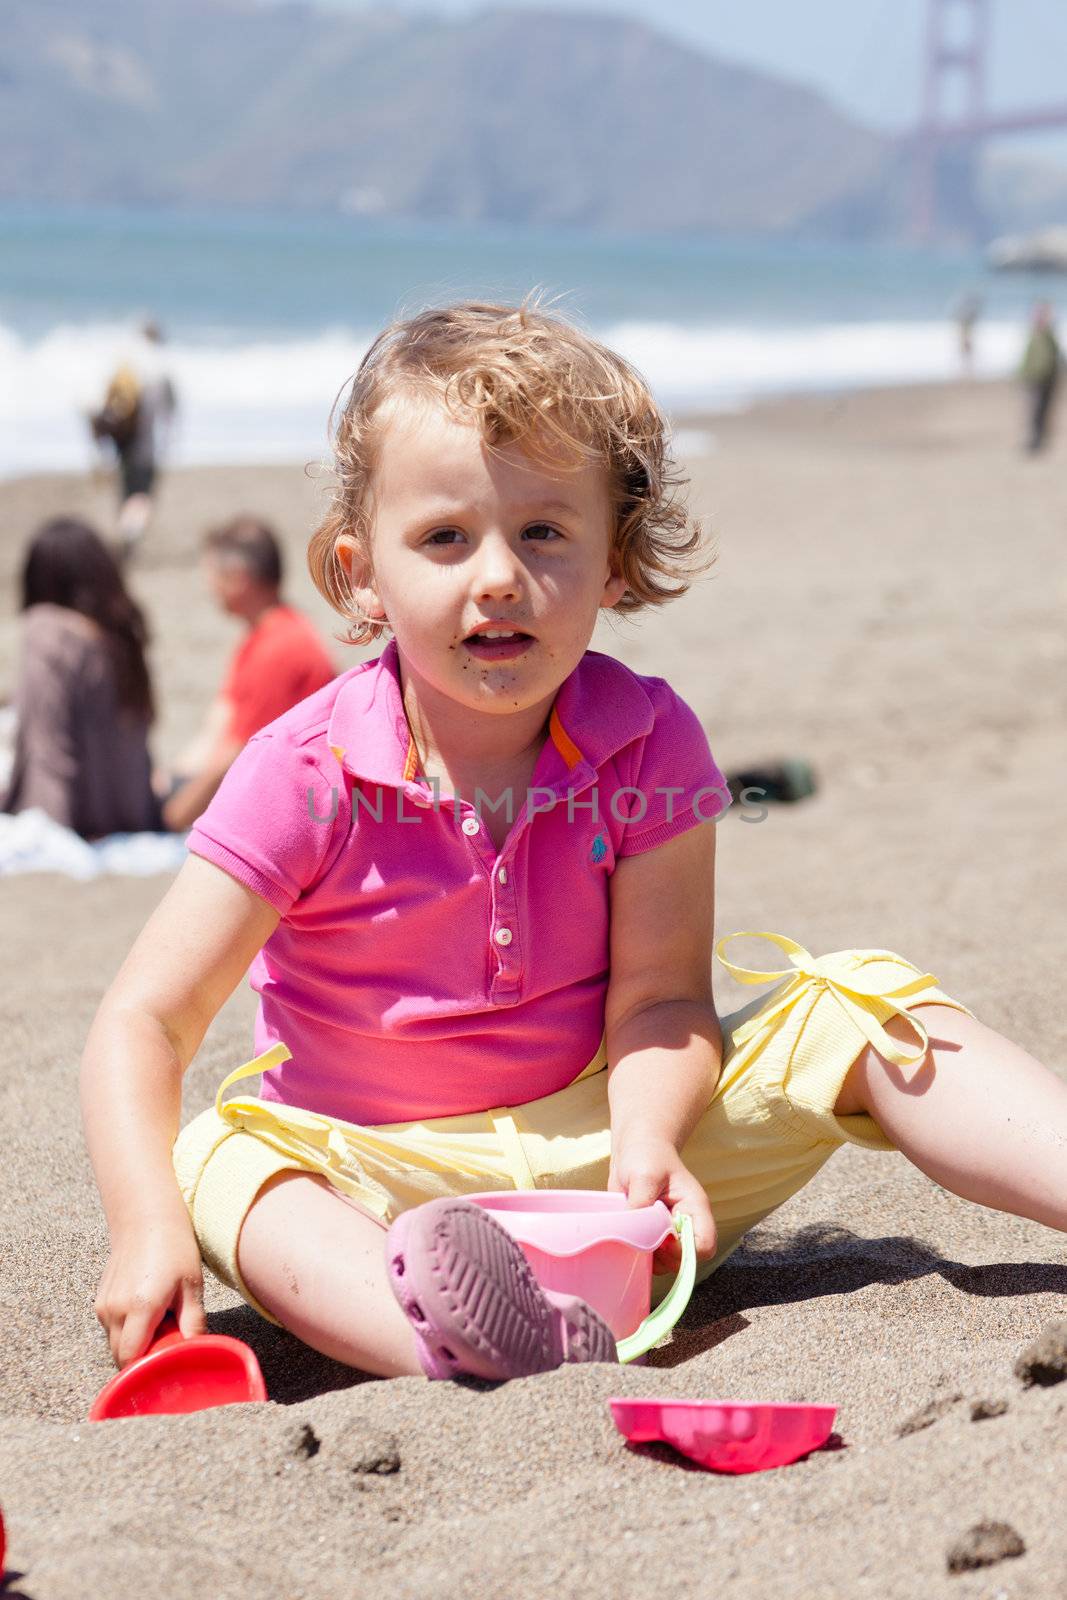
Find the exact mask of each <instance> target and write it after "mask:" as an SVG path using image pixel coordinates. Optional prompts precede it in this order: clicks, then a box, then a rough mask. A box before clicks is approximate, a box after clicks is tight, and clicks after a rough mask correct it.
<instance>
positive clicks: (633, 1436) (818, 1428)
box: [608, 1399, 837, 1472]
mask: <svg viewBox="0 0 1067 1600" xmlns="http://www.w3.org/2000/svg"><path fill="white" fill-rule="evenodd" d="M608 1405H609V1406H610V1407H611V1414H612V1416H613V1418H614V1419H615V1426H616V1427H617V1428H618V1430H619V1432H620V1433H621V1434H623V1435H624V1437H625V1438H627V1439H629V1440H630V1442H631V1443H632V1444H649V1443H652V1442H660V1443H662V1444H669V1445H673V1446H674V1448H675V1450H680V1451H681V1453H682V1455H684V1456H688V1457H689V1459H690V1460H691V1461H696V1462H698V1463H699V1464H700V1466H702V1467H710V1468H711V1469H712V1470H713V1471H714V1472H766V1471H767V1470H768V1468H770V1467H785V1466H788V1465H789V1463H790V1462H791V1461H799V1459H800V1457H801V1456H806V1455H808V1454H809V1453H810V1452H811V1451H812V1450H818V1448H819V1447H820V1445H824V1444H825V1443H826V1441H827V1439H828V1438H829V1437H830V1433H831V1430H832V1429H833V1425H834V1418H835V1417H836V1415H837V1407H836V1406H812V1405H794V1404H791V1403H788V1402H785V1401H782V1402H778V1403H771V1402H767V1403H763V1402H759V1401H748V1400H630V1399H614V1400H609V1401H608Z"/></svg>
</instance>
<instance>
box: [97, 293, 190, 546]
mask: <svg viewBox="0 0 1067 1600" xmlns="http://www.w3.org/2000/svg"><path fill="white" fill-rule="evenodd" d="M162 344H163V333H162V330H161V329H160V327H159V325H158V323H156V322H151V321H149V322H146V323H144V325H143V326H142V328H141V341H140V345H139V347H138V348H137V350H136V351H134V352H133V353H132V354H131V355H130V357H129V359H127V360H125V361H124V362H123V363H122V364H121V366H120V367H119V368H118V369H117V371H116V372H115V374H114V376H113V377H112V379H111V382H110V383H109V385H108V389H107V394H106V395H105V397H104V404H103V407H102V409H101V410H100V411H98V412H97V413H96V414H95V416H93V417H91V418H90V425H91V427H92V431H93V437H94V438H95V439H97V440H98V441H100V442H107V443H109V444H110V445H111V446H112V447H113V449H114V451H115V455H116V458H117V461H118V471H119V515H118V536H119V553H120V557H121V559H122V560H124V561H125V560H128V559H129V557H130V556H131V555H132V554H133V552H134V550H135V549H136V548H137V546H138V544H139V543H140V541H141V539H142V538H143V537H144V534H145V530H146V529H147V527H148V524H149V521H150V520H151V516H152V496H153V493H154V491H155V486H156V478H157V473H158V468H159V461H160V459H161V457H162V456H163V455H164V454H165V453H166V449H167V445H168V443H169V439H170V432H171V429H172V427H173V424H174V416H175V412H176V410H177V404H178V402H177V395H176V394H175V390H174V385H173V383H172V382H171V380H170V378H169V376H168V375H167V373H166V371H165V370H164V367H163V363H162V358H161V353H160V347H161V346H162Z"/></svg>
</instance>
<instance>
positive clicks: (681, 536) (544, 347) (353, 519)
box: [308, 297, 715, 644]
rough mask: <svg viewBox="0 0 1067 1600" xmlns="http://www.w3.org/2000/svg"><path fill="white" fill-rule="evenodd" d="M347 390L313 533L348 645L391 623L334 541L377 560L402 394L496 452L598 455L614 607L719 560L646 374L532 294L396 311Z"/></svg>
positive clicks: (320, 578) (669, 592) (646, 599)
mask: <svg viewBox="0 0 1067 1600" xmlns="http://www.w3.org/2000/svg"><path fill="white" fill-rule="evenodd" d="M346 388H347V390H348V393H347V397H345V392H344V390H342V393H341V395H340V396H339V397H338V401H337V403H336V404H335V406H334V410H333V413H332V414H331V419H330V422H331V433H332V440H333V449H334V462H335V485H334V491H333V496H332V500H331V503H330V506H329V509H328V512H327V514H326V517H325V518H324V520H323V522H322V523H321V525H320V526H319V527H318V528H317V529H316V531H315V533H314V534H313V535H312V538H311V543H310V545H309V548H308V567H309V569H310V572H311V576H312V578H313V580H314V582H315V586H316V587H317V589H318V590H319V592H320V593H321V594H322V595H323V596H324V597H325V599H326V600H328V601H329V602H330V604H331V605H332V606H333V607H334V609H335V610H336V611H338V612H339V613H340V614H341V615H342V616H344V617H346V618H347V619H348V620H349V622H350V624H351V625H350V627H349V629H348V633H347V636H346V637H347V642H348V643H349V644H368V643H370V642H371V641H372V640H374V639H377V638H379V637H380V636H381V634H382V632H383V631H384V629H385V628H386V627H387V626H388V624H387V622H385V621H382V620H379V619H373V618H370V617H367V616H365V615H363V614H362V613H361V612H360V610H359V608H358V606H357V604H356V601H355V598H354V596H353V593H352V586H351V584H350V582H349V578H348V575H347V574H346V572H345V570H344V567H343V566H342V564H341V562H340V560H339V558H338V555H337V541H338V539H339V538H340V537H341V536H342V535H347V536H349V537H354V538H355V540H356V544H357V548H358V549H359V550H360V552H361V554H362V556H363V558H364V560H365V561H366V563H367V565H368V568H369V566H370V531H371V530H370V517H369V514H368V504H369V500H370V486H371V477H372V473H373V470H374V462H375V447H376V444H377V441H378V434H379V429H378V427H377V426H376V418H377V415H378V412H379V411H380V410H381V408H382V406H383V405H384V404H385V402H387V401H388V400H391V399H393V398H394V397H396V396H397V395H401V394H411V393H414V394H416V395H431V396H433V397H435V398H437V399H438V400H439V401H441V402H442V403H443V404H444V405H445V406H446V407H447V409H448V410H449V411H450V412H451V414H452V415H453V416H455V417H456V418H457V419H458V420H462V421H471V422H474V423H475V424H476V425H477V426H478V427H479V428H480V430H481V433H482V436H483V438H484V439H485V441H486V443H487V444H488V445H489V446H490V447H491V448H492V447H494V446H498V445H501V444H512V443H515V442H521V443H522V446H523V448H524V449H526V450H527V451H528V452H529V453H530V454H531V455H532V456H534V457H535V458H538V459H540V460H542V461H546V462H550V463H551V465H552V466H553V467H554V468H556V469H557V470H558V469H559V468H561V467H564V468H566V467H570V468H571V469H572V470H573V469H579V468H581V467H582V466H583V465H585V464H587V463H590V462H600V463H602V464H603V465H604V466H605V467H606V468H607V472H608V479H609V483H610V486H611V494H612V498H613V501H614V508H615V533H614V540H613V549H612V557H611V564H612V572H613V574H614V575H616V576H620V577H623V578H624V579H625V581H626V588H625V590H624V592H623V595H622V597H621V599H620V600H619V601H618V603H617V606H616V608H615V609H617V610H618V611H620V612H627V613H633V612H636V611H640V610H643V609H644V608H645V607H646V606H653V605H662V604H664V603H665V602H666V601H668V600H672V599H674V598H675V597H676V596H678V595H680V594H684V593H685V591H686V589H688V588H689V585H690V582H691V581H692V579H693V578H694V577H696V576H697V575H699V574H700V573H701V572H704V571H706V569H707V568H708V567H709V566H711V565H712V563H713V561H714V560H715V556H714V553H713V551H712V550H711V549H710V548H709V547H708V546H707V545H706V544H705V539H704V534H703V531H702V529H701V528H700V526H699V524H697V523H696V522H694V521H693V520H692V519H691V518H690V516H689V514H688V512H687V510H686V508H685V505H684V503H683V500H682V498H681V491H682V490H683V488H684V485H685V483H686V479H685V477H684V476H683V474H682V473H681V472H680V471H679V470H678V468H677V466H676V464H675V462H674V460H673V458H672V456H671V454H670V448H669V443H668V429H667V423H666V419H665V418H664V416H663V414H662V413H661V411H660V410H659V408H658V407H657V405H656V403H655V401H654V400H653V398H652V396H651V394H650V393H649V390H648V386H647V385H646V384H645V382H644V380H643V379H642V378H641V377H640V376H639V375H638V374H637V373H636V372H635V371H634V369H633V368H632V367H631V366H630V365H629V364H628V363H627V362H625V361H624V360H623V359H622V357H621V356H618V355H616V354H615V353H614V352H613V351H611V350H609V349H607V348H606V347H605V346H604V345H602V344H599V343H598V342H597V341H596V340H595V339H591V338H590V337H589V336H588V335H587V334H585V333H583V332H582V331H581V330H580V329H578V328H576V327H574V326H573V325H572V324H571V323H569V322H566V321H565V320H564V319H563V318H562V317H558V316H555V315H552V314H550V313H548V312H546V311H545V310H544V309H543V308H542V305H541V304H540V302H539V301H538V299H537V298H536V297H527V298H526V299H525V300H524V301H523V303H522V305H520V306H506V305H487V304H481V303H479V302H475V301H471V302H467V303H464V304H459V305H453V306H444V307H440V308H434V309H430V310H426V311H422V312H420V313H419V314H418V315H416V316H413V317H409V318H406V319H403V320H399V321H396V322H394V323H392V324H391V325H390V326H389V327H388V328H386V329H385V330H384V332H382V333H380V334H379V335H378V337H377V338H376V339H375V341H374V343H373V344H372V345H371V347H370V349H369V350H368V351H367V353H366V355H365V356H364V358H363V360H362V362H361V363H360V366H359V370H358V371H357V372H356V374H355V376H354V377H353V378H352V380H351V383H350V385H346Z"/></svg>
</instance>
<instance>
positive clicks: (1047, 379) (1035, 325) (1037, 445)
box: [1020, 300, 1063, 454]
mask: <svg viewBox="0 0 1067 1600" xmlns="http://www.w3.org/2000/svg"><path fill="white" fill-rule="evenodd" d="M1062 360H1063V358H1062V355H1061V352H1060V346H1059V341H1058V339H1057V338H1056V330H1055V327H1054V325H1053V320H1052V307H1051V306H1050V305H1049V303H1048V301H1047V300H1041V301H1039V302H1038V304H1037V305H1036V306H1035V307H1034V314H1033V319H1032V321H1031V325H1030V337H1029V339H1028V340H1027V344H1026V351H1025V354H1024V355H1023V364H1022V369H1021V372H1020V376H1021V378H1022V381H1023V383H1024V385H1025V387H1026V391H1027V396H1028V400H1029V421H1030V432H1029V437H1028V440H1027V449H1028V450H1029V451H1030V453H1031V454H1035V453H1036V452H1037V451H1039V450H1041V449H1042V448H1043V447H1044V444H1045V439H1046V436H1047V434H1048V426H1049V422H1050V420H1051V415H1052V402H1053V400H1054V399H1055V395H1056V389H1057V387H1058V385H1059V381H1060V367H1061V365H1062Z"/></svg>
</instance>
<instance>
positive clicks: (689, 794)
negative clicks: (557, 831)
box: [616, 678, 730, 856]
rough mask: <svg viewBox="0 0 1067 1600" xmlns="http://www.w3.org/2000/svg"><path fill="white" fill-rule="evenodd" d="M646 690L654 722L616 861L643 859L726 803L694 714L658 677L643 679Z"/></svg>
mask: <svg viewBox="0 0 1067 1600" xmlns="http://www.w3.org/2000/svg"><path fill="white" fill-rule="evenodd" d="M646 687H647V688H648V690H649V692H650V694H651V697H652V701H653V705H654V708H655V718H656V720H655V722H654V723H653V725H652V729H651V731H650V732H649V733H648V734H646V735H645V738H644V740H643V741H642V749H641V753H640V756H639V757H638V760H637V764H636V772H635V774H634V776H633V778H632V779H631V784H632V792H631V794H630V795H629V796H628V801H627V810H628V813H629V818H628V821H627V823H626V826H625V828H624V830H623V834H622V839H621V842H620V844H619V846H618V849H617V850H616V855H617V856H637V855H642V854H643V853H644V851H646V850H652V849H654V848H655V846H656V845H659V844H665V843H666V841H667V840H668V839H673V838H674V837H675V835H676V834H679V833H685V832H687V830H688V829H690V828H695V827H696V826H697V825H698V824H699V823H701V822H711V821H712V820H714V819H715V818H717V817H720V816H722V814H723V812H724V811H725V810H726V809H727V807H728V806H729V804H730V791H729V788H728V787H727V783H726V779H725V778H724V777H723V775H722V773H721V771H720V770H719V768H718V766H717V765H716V763H715V758H714V757H713V755H712V753H711V748H710V746H709V744H708V736H707V734H706V733H705V732H704V729H703V727H702V725H701V722H700V718H699V717H698V716H697V714H696V712H695V711H693V710H692V708H691V707H690V706H688V705H687V704H686V703H685V701H684V700H683V699H682V698H681V696H680V695H678V694H676V693H675V692H674V690H673V689H672V688H671V687H670V685H669V684H668V683H665V682H664V680H663V679H662V678H649V679H646Z"/></svg>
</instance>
